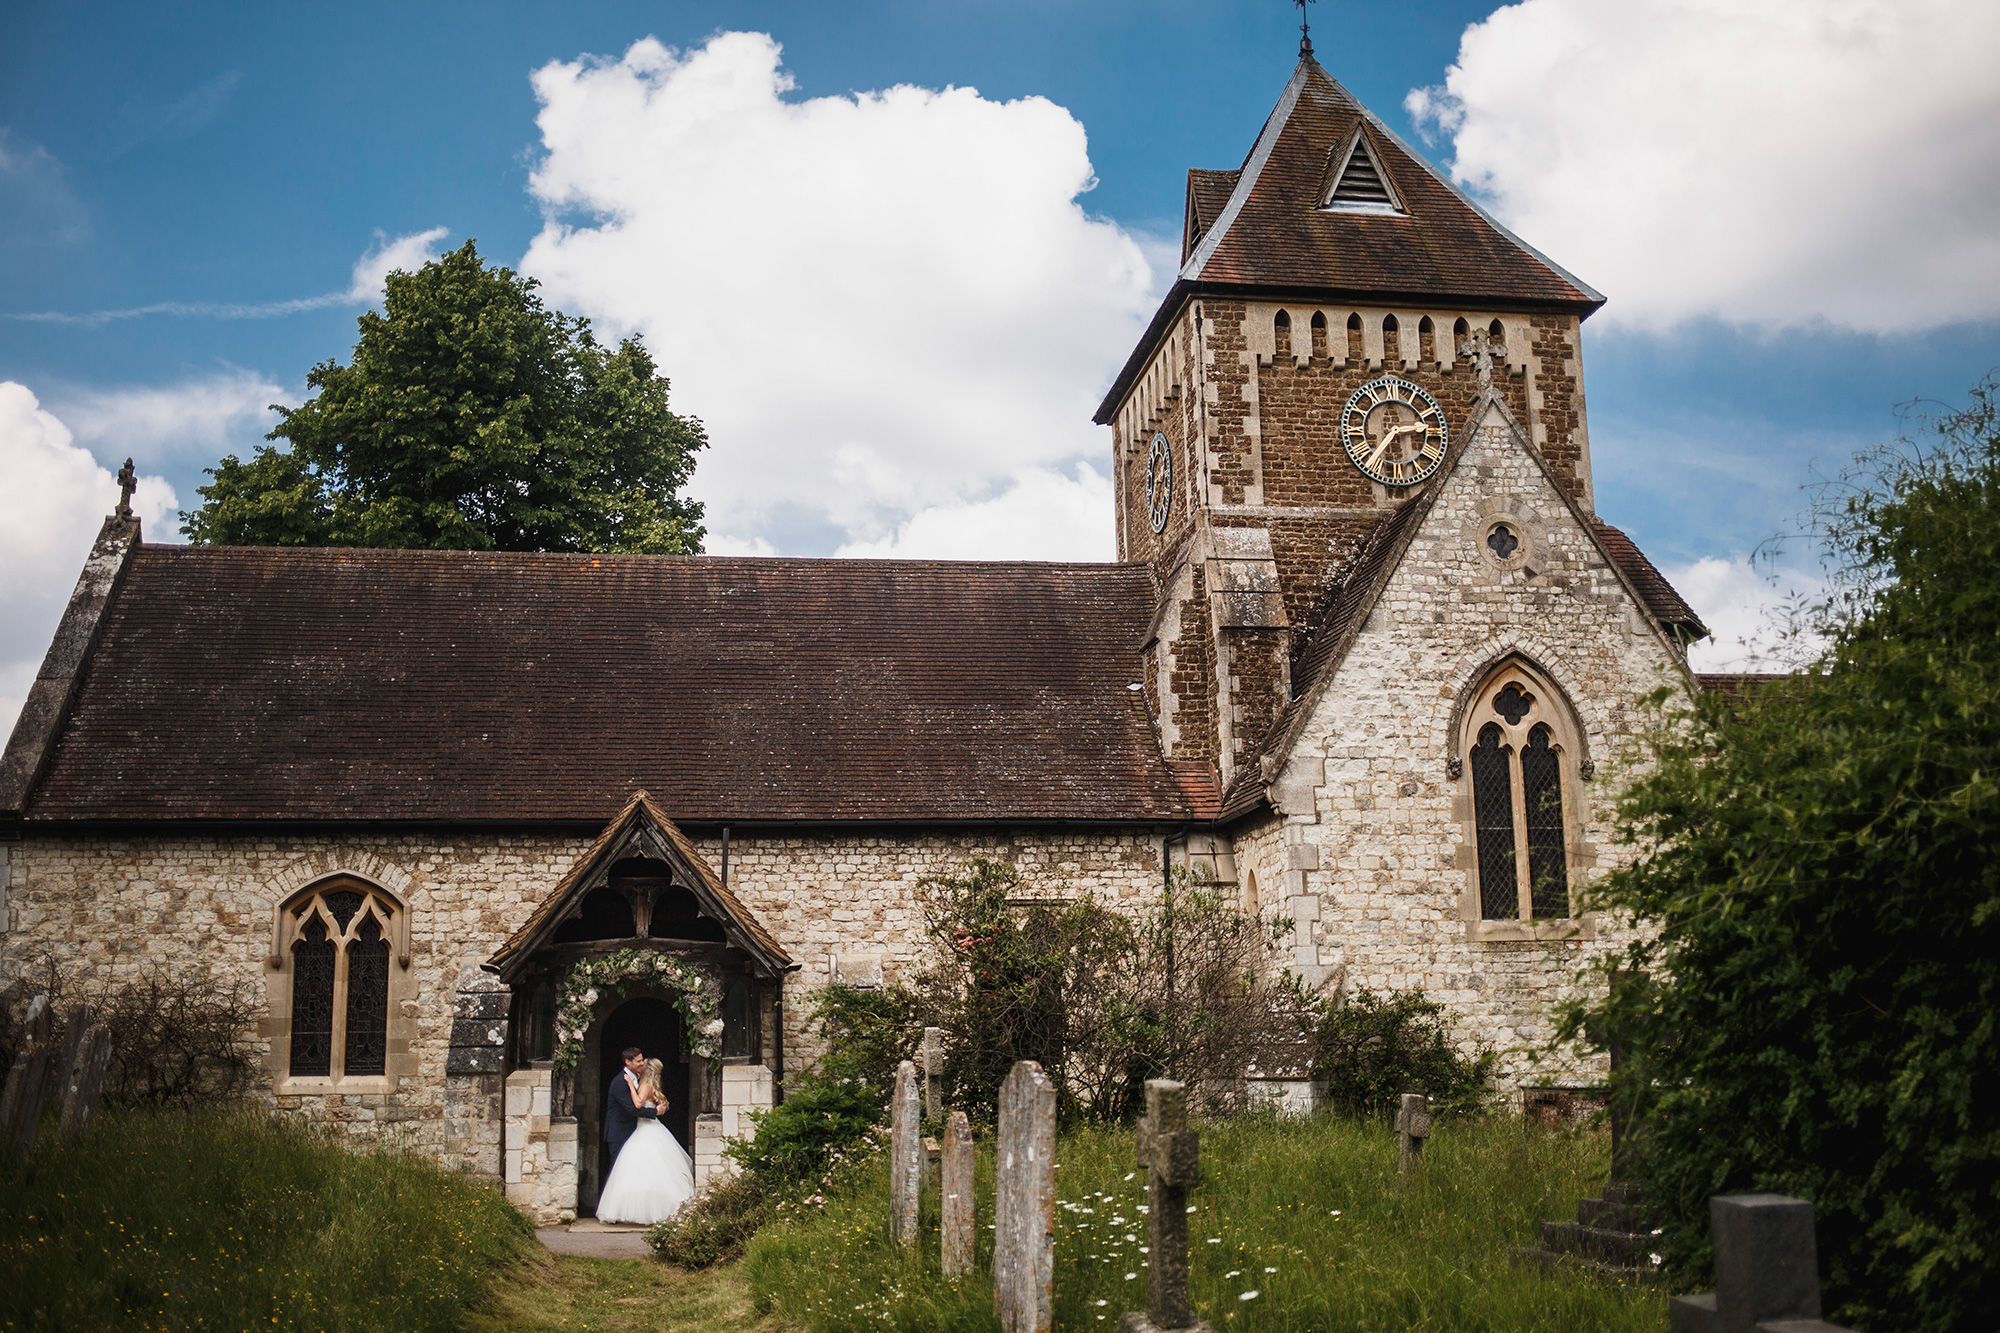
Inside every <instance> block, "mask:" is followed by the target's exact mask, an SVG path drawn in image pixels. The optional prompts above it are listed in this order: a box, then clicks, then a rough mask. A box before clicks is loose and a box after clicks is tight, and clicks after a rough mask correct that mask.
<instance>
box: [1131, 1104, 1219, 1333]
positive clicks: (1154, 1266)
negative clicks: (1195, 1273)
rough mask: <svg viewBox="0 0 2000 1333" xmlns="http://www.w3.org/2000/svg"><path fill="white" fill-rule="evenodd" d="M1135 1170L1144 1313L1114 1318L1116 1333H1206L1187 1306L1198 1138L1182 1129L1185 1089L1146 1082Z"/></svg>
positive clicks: (1184, 1120)
mask: <svg viewBox="0 0 2000 1333" xmlns="http://www.w3.org/2000/svg"><path fill="white" fill-rule="evenodd" d="M1138 1137H1139V1153H1138V1156H1139V1166H1140V1167H1141V1168H1142V1169H1143V1170H1144V1171H1145V1172H1146V1204H1147V1212H1146V1239H1147V1241H1148V1242H1149V1244H1148V1247H1147V1248H1148V1250H1149V1252H1150V1260H1149V1264H1148V1267H1147V1269H1146V1312H1145V1313H1144V1314H1139V1313H1138V1312H1136V1311H1133V1312H1129V1313H1127V1314H1124V1315H1122V1316H1120V1317H1119V1320H1118V1333H1181V1331H1187V1333H1193V1331H1194V1330H1199V1333H1212V1330H1211V1329H1210V1327H1209V1325H1208V1324H1207V1323H1206V1322H1204V1321H1203V1320H1199V1319H1196V1318H1195V1317H1194V1307H1193V1306H1191V1305H1190V1304H1188V1233H1187V1213H1188V1208H1187V1193H1188V1188H1189V1187H1190V1186H1192V1185H1193V1184H1194V1183H1195V1178H1196V1175H1197V1173H1198V1171H1199V1168H1200V1151H1201V1141H1200V1136H1199V1135H1197V1134H1196V1133H1195V1132H1194V1131H1193V1130H1191V1129H1189V1128H1188V1127H1187V1088H1186V1087H1185V1086H1184V1085H1182V1084H1180V1083H1176V1082H1174V1081H1173V1080H1172V1079H1164V1078H1152V1079H1147V1080H1146V1118H1145V1119H1144V1120H1142V1121H1140V1122H1139V1136H1138Z"/></svg>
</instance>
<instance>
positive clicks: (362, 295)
mask: <svg viewBox="0 0 2000 1333" xmlns="http://www.w3.org/2000/svg"><path fill="white" fill-rule="evenodd" d="M449 235H451V229H450V228H449V227H432V228H431V229H430V230H429V231H419V232H413V233H411V234H410V235H408V236H398V237H396V238H395V239H393V240H391V239H390V238H389V237H388V236H386V235H384V234H383V233H382V232H380V231H377V232H376V233H375V244H374V245H372V246H370V247H369V248H368V253H366V254H364V255H362V256H361V258H359V259H357V260H355V261H354V281H353V282H351V283H349V284H348V287H347V294H346V297H345V298H344V299H346V300H347V301H349V302H351V303H353V304H355V305H362V304H365V303H367V302H369V301H379V300H381V299H382V281H383V279H385V278H387V277H388V276H389V275H390V274H391V273H392V272H394V271H395V270H397V269H403V270H405V271H407V272H410V273H414V272H416V271H417V270H418V269H420V268H422V267H423V266H424V265H426V264H428V263H430V262H431V261H432V260H433V259H436V258H437V257H438V248H437V247H438V242H439V241H441V240H443V239H444V238H445V237H447V236H449Z"/></svg>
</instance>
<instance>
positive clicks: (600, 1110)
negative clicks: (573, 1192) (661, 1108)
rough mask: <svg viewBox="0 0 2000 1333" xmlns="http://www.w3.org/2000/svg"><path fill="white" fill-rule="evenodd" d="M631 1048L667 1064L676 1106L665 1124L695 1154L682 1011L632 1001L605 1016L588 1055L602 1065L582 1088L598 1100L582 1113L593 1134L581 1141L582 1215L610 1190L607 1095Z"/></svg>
mask: <svg viewBox="0 0 2000 1333" xmlns="http://www.w3.org/2000/svg"><path fill="white" fill-rule="evenodd" d="M628 1046H637V1047H638V1048H639V1049H640V1050H642V1051H644V1052H645V1053H646V1057H647V1058H648V1059H652V1060H659V1061H661V1062H662V1063H663V1064H664V1066H665V1067H664V1069H663V1070H662V1071H661V1076H660V1077H661V1081H662V1082H663V1083H664V1084H665V1086H666V1090H667V1100H668V1102H669V1103H670V1106H669V1108H668V1111H667V1113H666V1114H665V1115H663V1116H661V1117H660V1122H661V1123H662V1124H664V1125H665V1126H666V1127H667V1128H668V1129H669V1130H671V1131H672V1132H673V1135H674V1137H675V1138H677V1139H679V1140H680V1143H681V1146H682V1147H683V1148H687V1149H688V1151H689V1153H690V1155H692V1153H693V1147H692V1144H691V1142H690V1137H689V1136H690V1132H691V1130H692V1127H693V1126H692V1123H691V1122H690V1120H689V1118H688V1065H687V1033H686V1029H685V1024H684V1023H683V1022H682V1021H681V1014H680V1010H679V1009H678V1008H676V1007H675V1006H674V1005H673V1004H672V1003H671V1002H669V1001H667V1000H664V999H660V998H658V997H656V996H639V997H637V998H634V999H630V1000H627V1001H625V1002H624V1003H623V1004H621V1005H619V1006H618V1007H617V1008H616V1009H613V1010H612V1011H611V1012H610V1013H609V1014H608V1015H606V1016H605V1019H604V1022H603V1023H602V1024H601V1025H600V1026H599V1028H598V1032H597V1039H596V1041H595V1042H594V1043H592V1046H591V1049H590V1050H589V1052H587V1057H595V1060H594V1063H595V1064H596V1066H597V1069H596V1071H595V1076H594V1077H592V1076H590V1071H588V1070H586V1071H585V1073H586V1078H585V1080H584V1082H583V1087H582V1088H581V1089H579V1091H580V1092H582V1093H583V1094H585V1095H587V1096H589V1097H590V1100H591V1103H592V1105H591V1107H590V1108H589V1109H590V1114H589V1115H588V1117H587V1118H586V1117H584V1116H579V1117H578V1119H579V1121H581V1123H580V1124H578V1126H577V1129H578V1130H579V1131H580V1133H579V1137H583V1136H585V1135H587V1136H588V1146H584V1145H579V1146H580V1147H583V1151H582V1153H580V1154H579V1155H580V1157H581V1158H582V1160H581V1161H580V1162H579V1163H578V1166H579V1167H580V1168H581V1169H580V1170H579V1171H578V1172H577V1176H578V1179H577V1182H576V1184H577V1213H578V1215H579V1216H582V1215H589V1214H595V1213H596V1211H597V1196H598V1193H599V1192H600V1191H601V1190H602V1189H603V1188H604V1180H605V1177H607V1176H608V1175H610V1174H611V1148H610V1145H608V1144H607V1143H605V1142H604V1098H605V1094H606V1091H607V1090H608V1089H609V1087H610V1085H611V1079H612V1076H613V1075H614V1074H616V1073H617V1071H618V1069H619V1067H620V1065H621V1063H622V1061H621V1059H620V1053H621V1052H622V1051H624V1049H625V1048H626V1047H628ZM584 1063H585V1064H586V1065H589V1064H591V1063H593V1061H592V1060H591V1059H589V1058H586V1060H585V1062H584ZM579 1100H581V1098H580V1099H579Z"/></svg>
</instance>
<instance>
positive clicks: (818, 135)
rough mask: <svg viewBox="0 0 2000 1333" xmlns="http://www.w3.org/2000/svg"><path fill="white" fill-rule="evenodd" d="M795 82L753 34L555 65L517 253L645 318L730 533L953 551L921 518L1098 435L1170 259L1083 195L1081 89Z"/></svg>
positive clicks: (578, 297) (1026, 481) (604, 316)
mask: <svg viewBox="0 0 2000 1333" xmlns="http://www.w3.org/2000/svg"><path fill="white" fill-rule="evenodd" d="M791 86H792V84H791V80H790V78H789V76H787V75H786V74H784V73H783V72H782V70H781V69H780V66H779V48H778V45H777V43H775V42H774V41H773V40H772V39H771V38H769V37H767V36H764V35H762V34H756V33H723V34H719V35H717V36H716V37H714V38H712V39H710V41H709V42H708V43H707V45H705V46H703V47H701V48H698V49H692V50H688V51H684V52H683V51H674V50H670V49H668V48H666V47H663V46H661V45H660V44H659V43H658V42H655V41H652V40H650V39H649V40H646V41H642V42H639V43H637V44H635V45H634V46H632V47H631V49H629V50H628V51H627V52H626V53H625V54H624V56H623V57H622V58H619V59H617V60H585V61H578V62H576V63H574V64H551V65H548V66H546V67H544V68H543V69H541V70H539V71H538V72H537V73H536V74H535V76H534V87H535V93H536V95H537V97H538V98H539V99H540V101H541V104H542V110H541V113H540V116H539V119H538V124H539V125H540V128H541V133H542V140H543V145H544V148H545V150H546V156H545V157H544V158H543V160H542V162H541V163H540V165H539V166H538V167H537V169H536V171H535V173H534V176H533V181H532V189H533V191H534V193H535V195H536V197H537V198H538V199H539V200H540V201H541V202H542V204H543V206H544V207H545V208H546V209H547V210H548V211H549V221H548V222H547V224H546V225H545V227H544V229H543V230H542V232H541V234H540V235H539V236H537V237H536V239H535V241H534V243H533V244H532V245H531V246H530V248H529V250H528V253H527V255H526V257H525V258H524V259H523V260H522V265H521V267H522V269H523V271H525V272H527V273H529V274H531V275H533V276H534V277H537V278H539V279H541V281H542V282H543V284H544V287H545V291H544V295H545V296H546V298H547V299H548V300H549V301H550V303H551V304H553V305H556V306H558V307H560V308H562V309H564V310H568V311H571V312H572V313H580V314H588V315H590V316H592V317H593V318H595V319H596V320H598V321H599V322H600V323H601V324H603V325H605V326H607V327H608V328H609V329H611V330H635V329H636V330H639V331H642V332H643V333H644V334H645V337H646V342H647V345H648V347H649V348H651V350H652V352H653V354H654V356H655V357H656V358H657V359H658V361H659V363H660V365H661V367H662V369H663V371H664V372H665V373H666V374H667V375H668V376H669V377H671V379H672V380H673V384H674V402H675V405H676V407H677V408H678V409H679V410H681V411H684V412H691V413H694V414H696V415H698V416H700V417H701V418H703V420H704V421H705V422H706V423H707V426H708V428H709V432H710V436H711V438H712V439H713V441H714V444H713V447H712V449H711V450H710V451H709V453H708V454H707V455H705V456H704V457H703V459H702V461H701V464H700V467H699V469H698V471H697V472H696V474H695V482H694V488H693V489H694V492H695V494H696V495H697V496H698V497H699V498H702V499H704V500H706V501H707V502H708V503H709V505H710V510H709V514H710V522H711V524H712V525H713V526H715V527H716V528H717V530H718V531H725V532H729V533H733V534H735V536H734V537H733V538H732V539H731V540H734V541H737V542H749V541H752V540H754V539H756V538H759V537H762V538H764V539H765V540H767V541H768V540H772V539H774V538H775V539H777V540H778V541H779V544H780V545H781V546H782V545H784V544H785V542H784V538H783V535H782V533H783V531H784V530H785V528H784V525H785V523H787V522H789V521H790V520H788V519H786V518H784V517H782V516H784V515H793V516H797V515H800V514H804V515H807V516H823V520H824V521H823V522H821V521H820V519H819V518H818V517H812V519H811V522H807V523H806V524H805V526H812V525H813V524H815V523H816V524H817V525H818V526H819V527H821V528H825V527H828V526H830V527H831V529H832V530H833V531H834V532H836V533H844V534H845V538H844V541H845V545H846V549H851V550H857V551H858V550H879V549H896V550H902V549H904V548H905V547H908V546H910V545H911V544H912V543H914V544H915V545H918V546H922V547H923V548H924V549H926V550H929V549H936V548H935V543H934V541H933V539H932V538H931V537H930V536H928V535H926V534H928V533H929V532H930V525H929V521H928V520H927V521H925V522H922V523H916V522H915V519H916V516H917V515H919V514H922V513H924V512H925V511H930V510H937V509H943V510H946V511H949V512H966V513H971V512H975V511H976V512H984V510H983V509H982V507H981V506H980V505H977V504H974V503H972V501H974V500H977V499H978V497H982V496H986V495H990V494H992V493H993V492H994V491H995V489H996V488H1005V487H1007V486H1009V485H1010V484H1011V485H1012V486H1013V490H1009V491H1007V492H1006V494H1007V495H1009V496H1012V495H1015V494H1017V493H1018V494H1043V493H1045V492H1046V491H1047V489H1048V484H1047V481H1046V477H1047V476H1048V475H1049V474H1048V471H1047V470H1048V469H1052V468H1056V469H1060V468H1067V467H1069V466H1071V465H1072V464H1073V463H1074V462H1075V461H1076V460H1077V459H1079V458H1083V457H1087V456H1093V455H1097V454H1099V453H1101V452H1102V451H1104V450H1105V448H1106V447H1107V441H1106V440H1105V439H1104V438H1103V436H1102V433H1101V432H1100V431H1099V429H1098V428H1096V427H1093V426H1092V425H1091V424H1090V414H1091V412H1092V410H1093V409H1094V408H1095V407H1096V405H1097V399H1098V397H1099V395H1100V394H1101V393H1102V391H1103V390H1104V388H1105V387H1106V386H1107V384H1108V382H1109V380H1110V377H1111V375H1112V374H1113V373H1114V372H1115V371H1116V369H1117V367H1118V364H1119V361H1120V359H1121V358H1122V357H1123V356H1124V355H1125V353H1126V351H1127V350H1128V349H1129V348H1130V347H1131V346H1132V345H1133V343H1134V342H1136V341H1137V338H1138V335H1139V333H1140V331H1141V329H1142V328H1143V324H1144V320H1145V318H1146V317H1147V316H1148V315H1149V314H1150V313H1151V301H1152V273H1151V270H1150V269H1149V267H1148V265H1147V262H1146V258H1145V255H1144V253H1143V252H1142V250H1141V247H1140V245H1139V243H1138V242H1137V241H1136V240H1135V239H1134V238H1133V237H1132V236H1130V235H1128V234H1127V233H1125V232H1123V231H1121V230H1120V229H1119V228H1118V227H1117V226H1116V225H1114V224H1112V223H1110V222H1106V221H1103V220H1099V219H1093V218H1091V217H1090V216H1089V215H1087V214H1086V213H1085V212H1084V210H1083V209H1082V207H1081V206H1080V205H1079V203H1078V198H1079V196H1080V195H1081V194H1083V193H1084V192H1085V191H1087V190H1088V189H1089V188H1090V186H1091V184H1092V183H1093V178H1092V176H1091V168H1090V160H1089V156H1088V153H1087V151H1086V145H1085V139H1084V131H1083V126H1082V125H1080V124H1078V123H1077V121H1076V120H1075V119H1074V118H1073V117H1072V116H1071V115H1070V114H1069V113H1068V112H1067V111H1065V110H1063V109H1062V108H1061V107H1058V106H1055V105H1054V104H1052V103H1050V102H1048V101H1046V100H1044V99H1042V98H1032V97H1031V98H1023V99H1021V100H1019V101H1014V102H1006V103H1000V102H993V101H989V100H987V99H985V98H982V97H981V96H980V95H979V94H978V93H977V92H976V91H975V90H973V89H969V88H949V89H945V90H944V91H941V92H940V91H933V90H929V89H923V88H914V87H896V88H891V89H889V90H887V91H883V92H866V93H859V94H856V95H853V96H849V97H822V98H814V99H811V100H807V101H787V100H786V99H785V96H784V94H785V93H786V92H787V91H788V90H789V89H790V88H791ZM565 219H574V223H573V224H572V223H571V222H568V221H565ZM1038 477H1039V479H1038ZM1062 484H1063V485H1071V484H1072V483H1067V482H1064V483H1062ZM1016 503H1018V502H1016ZM1108 510H1109V506H1108V505H1107V506H1106V507H1105V510H1104V511H1103V513H1101V514H1100V515H1097V516H1093V517H1094V521H1095V522H1096V523H1097V524H1098V525H1099V526H1102V524H1103V522H1104V521H1105V520H1106V518H1108ZM1036 531H1039V532H1043V533H1045V534H1049V539H1050V540H1052V541H1060V542H1063V543H1064V544H1063V545H1062V546H1061V549H1063V550H1073V549H1076V547H1075V543H1074V541H1073V540H1070V539H1068V538H1066V537H1063V536H1058V535H1055V534H1053V533H1050V525H1046V524H1044V525H1040V526H1038V527H1037V528H1036ZM989 536H990V537H991V539H992V540H993V541H994V542H996V543H1000V544H1001V545H1003V546H1005V548H1006V549H1008V550H1009V551H1011V552H1017V553H1026V551H1025V550H1024V546H1023V541H1022V534H1021V533H1018V532H1017V533H1007V532H1002V531H999V530H998V529H994V530H991V531H990V532H989ZM829 544H830V545H839V544H841V539H840V538H838V537H836V538H835V539H834V541H832V542H830V543H829ZM1107 546H1108V543H1107V544H1106V545H1100V546H1097V547H1095V548H1094V549H1095V550H1097V551H1099V552H1102V551H1104V550H1106V549H1107ZM953 549H958V550H961V551H962V552H963V553H964V554H981V553H986V554H990V553H993V552H994V551H995V550H997V549H998V548H997V547H989V546H983V545H977V544H973V543H969V542H963V541H961V542H957V543H955V544H954V547H953ZM1051 549H1053V548H1051Z"/></svg>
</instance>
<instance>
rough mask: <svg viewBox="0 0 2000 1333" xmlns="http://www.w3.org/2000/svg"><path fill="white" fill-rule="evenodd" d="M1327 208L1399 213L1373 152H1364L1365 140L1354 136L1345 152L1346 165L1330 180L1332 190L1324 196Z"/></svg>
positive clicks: (1366, 147) (1366, 142) (1366, 146)
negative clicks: (1349, 150)
mask: <svg viewBox="0 0 2000 1333" xmlns="http://www.w3.org/2000/svg"><path fill="white" fill-rule="evenodd" d="M1326 206H1327V207H1328V208H1353V209H1361V210H1366V211H1368V212H1371V213H1375V212H1381V213H1394V212H1400V211H1401V210H1399V209H1398V208H1397V207H1396V196H1395V195H1393V194H1391V193H1389V186H1388V184H1387V183H1386V182H1384V181H1383V179H1382V172H1381V170H1380V169H1379V168H1377V167H1376V165H1375V155H1374V154H1373V153H1371V152H1369V151H1368V141H1367V140H1366V139H1358V140H1356V141H1355V144H1354V151H1353V152H1352V153H1349V154H1348V155H1347V165H1346V167H1345V168H1343V169H1342V171H1341V173H1340V179H1339V180H1338V181H1335V182H1334V186H1333V192H1332V193H1331V194H1329V195H1328V196H1327V198H1326Z"/></svg>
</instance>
